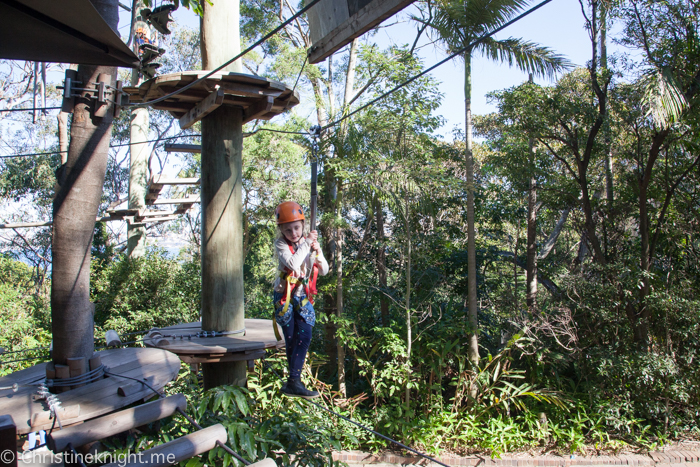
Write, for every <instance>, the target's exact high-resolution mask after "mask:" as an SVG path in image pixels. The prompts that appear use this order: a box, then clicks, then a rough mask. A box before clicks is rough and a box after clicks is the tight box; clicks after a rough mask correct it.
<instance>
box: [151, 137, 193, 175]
mask: <svg viewBox="0 0 700 467" xmlns="http://www.w3.org/2000/svg"><path fill="white" fill-rule="evenodd" d="M193 146H194V145H193ZM151 180H152V183H157V184H158V185H199V178H197V177H185V178H165V177H163V176H162V175H160V174H158V175H154V176H153V178H152V179H151Z"/></svg>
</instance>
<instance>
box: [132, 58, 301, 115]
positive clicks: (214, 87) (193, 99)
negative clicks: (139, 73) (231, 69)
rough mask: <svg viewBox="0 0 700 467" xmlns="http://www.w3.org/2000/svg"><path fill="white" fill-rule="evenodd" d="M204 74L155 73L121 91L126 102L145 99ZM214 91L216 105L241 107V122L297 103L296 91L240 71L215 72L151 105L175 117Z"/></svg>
mask: <svg viewBox="0 0 700 467" xmlns="http://www.w3.org/2000/svg"><path fill="white" fill-rule="evenodd" d="M207 73H209V72H208V71H206V70H205V71H202V70H196V71H183V72H179V73H169V74H166V75H161V76H156V77H155V78H152V79H150V80H148V81H146V82H144V83H143V84H141V85H140V86H139V87H126V88H124V91H125V92H127V93H129V95H130V96H129V101H130V102H132V103H140V102H146V101H150V100H153V99H157V98H159V97H162V96H165V95H166V94H170V93H171V92H174V91H177V90H178V89H181V88H183V87H184V86H186V85H188V84H190V83H192V82H193V81H195V80H197V79H198V78H200V77H202V76H204V75H206V74H207ZM217 92H220V93H221V94H222V95H221V96H220V98H222V99H223V100H222V101H221V102H218V105H232V106H238V107H242V108H243V123H246V122H250V121H251V120H255V119H263V120H269V119H271V118H272V117H274V116H275V115H279V114H281V113H282V112H284V111H285V110H287V109H290V108H292V107H294V106H295V105H297V104H298V103H299V93H298V92H296V91H294V90H292V89H291V88H289V87H288V86H287V85H285V84H284V83H280V82H278V81H272V80H269V79H266V78H262V77H260V76H253V75H246V74H243V73H215V74H213V75H212V76H210V77H209V78H207V79H205V80H203V81H202V82H200V83H197V84H196V85H194V86H192V87H191V88H189V89H187V90H185V91H183V92H182V93H180V94H177V95H175V96H172V97H170V98H168V99H166V100H164V101H163V102H159V103H157V104H153V105H152V107H153V108H155V109H160V110H167V111H169V112H170V113H171V114H172V115H173V116H174V117H175V118H178V119H179V118H181V117H183V116H184V115H185V114H187V113H188V112H190V111H191V110H193V109H194V107H195V106H196V105H197V104H199V103H200V102H203V101H204V100H205V99H206V98H207V97H210V95H211V94H216V93H217ZM205 107H207V106H205ZM202 111H206V108H202Z"/></svg>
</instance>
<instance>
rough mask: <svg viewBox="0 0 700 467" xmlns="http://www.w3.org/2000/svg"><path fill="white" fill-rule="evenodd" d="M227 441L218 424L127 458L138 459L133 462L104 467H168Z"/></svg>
mask: <svg viewBox="0 0 700 467" xmlns="http://www.w3.org/2000/svg"><path fill="white" fill-rule="evenodd" d="M227 439H228V435H227V433H226V428H224V426H223V425H221V424H220V423H219V424H216V425H212V426H210V427H207V428H204V429H203V430H199V431H195V432H194V433H190V434H189V435H187V436H183V437H182V438H178V439H175V440H173V441H170V442H169V443H165V444H161V445H160V446H156V447H155V448H152V449H149V450H147V451H143V452H141V453H139V455H138V456H129V459H130V460H131V459H138V460H137V461H135V462H119V463H113V464H106V465H105V466H104V467H146V466H148V467H168V466H170V465H172V464H177V463H178V462H181V461H184V460H187V459H191V458H192V457H194V456H198V455H200V454H202V453H205V452H207V451H211V450H212V449H214V447H216V443H217V442H221V443H225V442H226V440H227Z"/></svg>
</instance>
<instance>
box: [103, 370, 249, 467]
mask: <svg viewBox="0 0 700 467" xmlns="http://www.w3.org/2000/svg"><path fill="white" fill-rule="evenodd" d="M105 374H106V375H109V376H116V377H117V378H126V379H131V380H134V381H138V382H139V383H141V384H143V385H145V386H146V387H147V388H148V389H150V390H151V391H153V392H155V393H156V394H157V395H158V397H160V398H161V399H163V398H165V396H164V395H163V394H161V393H160V392H158V391H157V390H156V389H155V388H154V387H153V386H151V385H150V384H148V382H147V381H145V380H142V379H138V378H132V377H131V376H125V375H118V374H116V373H111V372H109V371H106V370H105ZM177 412H178V413H179V414H180V415H182V416H183V417H185V418H186V419H187V421H188V422H190V423H191V424H192V425H193V426H194V427H195V428H197V429H198V430H201V429H202V427H201V425H200V424H199V423H197V422H196V421H195V420H194V419H193V418H191V417H190V416H189V415H187V414H186V413H185V412H184V411H183V410H182V409H180V408H179V407H178V408H177ZM216 445H217V446H219V447H220V448H222V449H223V450H224V451H226V452H227V453H229V454H231V455H232V456H233V457H235V458H236V459H238V461H239V462H242V463H243V465H250V462H248V461H247V460H245V459H244V458H243V457H241V456H240V455H239V454H238V453H237V452H235V451H234V450H233V449H231V448H230V447H228V446H227V445H225V444H224V443H222V442H221V441H217V442H216Z"/></svg>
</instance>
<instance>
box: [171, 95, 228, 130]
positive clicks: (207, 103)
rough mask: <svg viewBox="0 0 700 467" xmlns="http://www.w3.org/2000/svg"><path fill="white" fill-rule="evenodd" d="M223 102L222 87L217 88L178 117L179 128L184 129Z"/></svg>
mask: <svg viewBox="0 0 700 467" xmlns="http://www.w3.org/2000/svg"><path fill="white" fill-rule="evenodd" d="M223 102H224V90H223V89H222V88H219V89H217V91H216V92H212V93H211V94H209V96H207V97H206V98H205V99H204V100H203V101H201V102H200V103H198V104H197V105H195V106H194V107H193V108H192V110H190V111H189V112H187V113H186V114H185V115H183V116H182V117H180V128H181V129H183V130H185V129H187V128H189V127H191V126H192V125H194V124H195V123H197V122H198V121H200V120H201V119H203V118H204V117H206V116H207V115H209V114H210V113H212V112H213V111H215V110H216V109H218V108H219V107H220V106H221V104H223Z"/></svg>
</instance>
